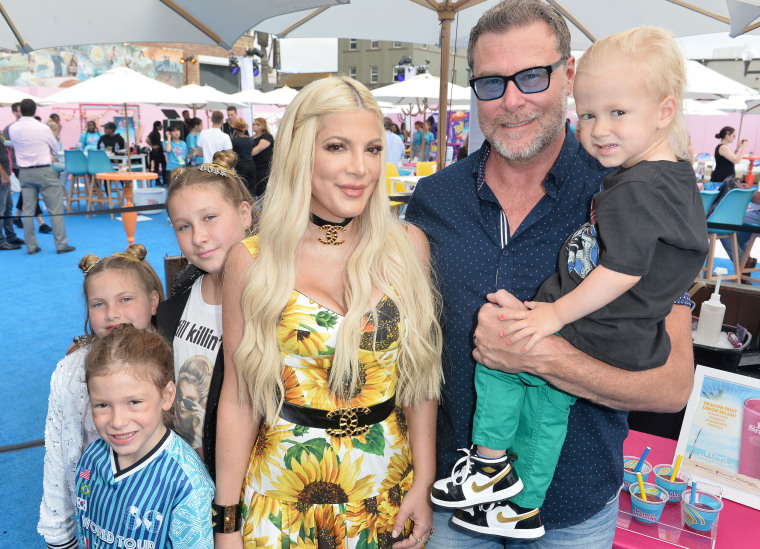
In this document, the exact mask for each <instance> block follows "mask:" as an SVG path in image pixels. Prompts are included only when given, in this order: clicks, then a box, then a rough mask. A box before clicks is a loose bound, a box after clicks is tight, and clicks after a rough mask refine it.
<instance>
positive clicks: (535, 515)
mask: <svg viewBox="0 0 760 549" xmlns="http://www.w3.org/2000/svg"><path fill="white" fill-rule="evenodd" d="M451 522H453V523H454V524H456V525H457V526H461V527H462V528H465V529H467V530H471V531H473V532H478V533H481V534H489V535H492V536H501V537H505V538H516V539H536V538H540V537H541V536H543V535H544V525H543V524H542V523H541V514H540V510H539V509H526V508H525V507H520V506H519V505H515V504H514V503H512V502H511V501H501V502H499V503H490V504H488V505H478V506H477V507H468V508H466V509H459V510H457V512H456V513H454V518H452V519H451Z"/></svg>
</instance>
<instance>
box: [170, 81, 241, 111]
mask: <svg viewBox="0 0 760 549" xmlns="http://www.w3.org/2000/svg"><path fill="white" fill-rule="evenodd" d="M176 96H177V101H178V102H175V103H164V105H166V106H180V107H189V108H191V109H193V110H196V109H202V110H210V109H213V110H225V109H226V108H227V107H229V106H236V107H239V106H243V105H245V103H243V102H242V101H237V100H235V99H234V98H233V97H232V95H231V94H227V93H224V92H221V91H219V90H217V89H216V88H214V87H212V86H199V85H198V84H188V85H187V86H182V87H181V88H179V89H178V90H177V93H176Z"/></svg>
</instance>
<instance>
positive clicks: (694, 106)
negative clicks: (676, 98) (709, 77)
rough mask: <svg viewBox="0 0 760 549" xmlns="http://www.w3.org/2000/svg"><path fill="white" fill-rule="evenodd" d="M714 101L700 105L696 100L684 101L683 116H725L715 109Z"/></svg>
mask: <svg viewBox="0 0 760 549" xmlns="http://www.w3.org/2000/svg"><path fill="white" fill-rule="evenodd" d="M713 103H715V102H714V101H711V102H708V103H701V102H699V101H697V100H696V99H686V100H684V102H683V112H684V114H691V115H698V116H717V115H725V114H726V113H725V112H723V111H722V110H720V109H718V108H717V107H715V105H714V104H713Z"/></svg>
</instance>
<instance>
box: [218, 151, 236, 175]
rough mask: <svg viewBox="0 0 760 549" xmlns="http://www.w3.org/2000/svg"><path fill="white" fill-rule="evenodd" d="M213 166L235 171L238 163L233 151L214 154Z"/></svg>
mask: <svg viewBox="0 0 760 549" xmlns="http://www.w3.org/2000/svg"><path fill="white" fill-rule="evenodd" d="M213 163H214V164H218V165H219V166H221V167H222V168H224V169H226V170H229V171H235V166H237V163H238V155H237V153H236V152H235V151H218V152H215V153H214V160H213Z"/></svg>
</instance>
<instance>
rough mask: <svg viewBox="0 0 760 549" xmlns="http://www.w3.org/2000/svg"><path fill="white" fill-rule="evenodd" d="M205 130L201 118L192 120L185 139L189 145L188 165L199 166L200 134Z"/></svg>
mask: <svg viewBox="0 0 760 549" xmlns="http://www.w3.org/2000/svg"><path fill="white" fill-rule="evenodd" d="M202 129H203V122H202V121H201V119H200V118H191V119H190V129H189V130H188V132H187V136H186V137H185V143H187V154H188V159H189V160H188V163H187V164H188V165H189V166H192V165H193V164H199V163H200V160H201V156H200V155H199V154H198V134H200V133H201V130H202Z"/></svg>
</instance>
